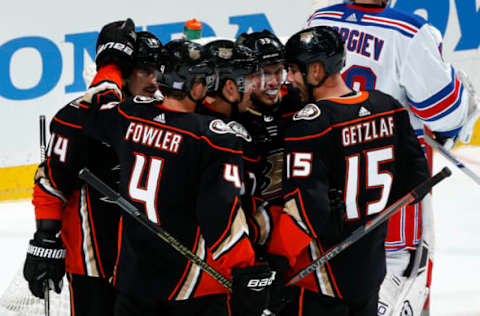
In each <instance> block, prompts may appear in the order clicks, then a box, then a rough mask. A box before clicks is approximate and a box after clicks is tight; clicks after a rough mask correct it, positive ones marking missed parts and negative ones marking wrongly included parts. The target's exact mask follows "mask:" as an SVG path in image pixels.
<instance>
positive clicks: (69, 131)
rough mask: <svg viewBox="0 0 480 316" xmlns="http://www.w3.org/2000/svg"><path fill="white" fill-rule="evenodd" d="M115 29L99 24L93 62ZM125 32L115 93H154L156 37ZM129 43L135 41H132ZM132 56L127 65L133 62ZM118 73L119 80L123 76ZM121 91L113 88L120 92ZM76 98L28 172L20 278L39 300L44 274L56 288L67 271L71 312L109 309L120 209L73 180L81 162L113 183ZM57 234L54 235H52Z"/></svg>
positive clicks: (103, 58)
mask: <svg viewBox="0 0 480 316" xmlns="http://www.w3.org/2000/svg"><path fill="white" fill-rule="evenodd" d="M114 32H116V29H115V28H112V26H110V27H105V28H104V29H103V30H102V31H101V32H100V34H99V37H98V40H97V52H98V54H97V57H96V63H97V66H98V67H99V68H100V67H103V66H104V65H106V64H108V63H110V62H111V60H109V58H110V57H109V56H108V55H106V54H105V52H104V51H102V45H104V44H106V43H107V41H106V40H105V37H108V36H111V35H112V33H114ZM136 37H137V41H136V42H135V41H134V36H133V35H132V36H131V39H130V41H129V43H126V44H128V47H129V48H130V49H131V50H132V51H133V49H135V54H133V58H132V57H131V56H130V57H129V65H128V66H126V68H125V69H124V72H123V73H122V75H123V76H120V75H119V84H120V87H121V86H122V83H124V84H123V85H124V87H123V89H121V93H119V95H118V97H119V98H122V95H127V96H128V95H143V96H153V95H154V93H155V92H156V91H157V89H158V86H157V83H156V77H155V69H156V64H157V61H158V57H159V53H160V49H161V43H160V41H159V40H158V39H157V38H156V37H155V36H154V35H153V34H150V33H148V32H139V33H137V34H136ZM134 43H135V44H134ZM133 45H135V47H133ZM132 62H133V67H132ZM122 77H123V79H122ZM119 91H120V90H119ZM79 101H80V100H79V99H76V100H74V101H72V102H70V103H69V104H67V105H66V106H65V107H63V108H62V109H61V110H60V111H59V112H58V113H57V114H56V115H55V117H54V118H53V120H52V122H51V125H50V134H51V138H50V143H49V147H48V152H47V160H46V161H45V162H44V163H42V164H40V166H39V168H38V170H37V172H36V175H35V187H34V194H33V200H32V202H33V204H34V206H35V218H36V223H37V231H36V232H35V234H34V238H33V239H32V240H31V241H30V247H29V249H28V252H27V259H26V261H25V266H24V276H25V278H26V279H27V281H28V283H29V288H30V291H31V292H32V294H33V295H35V296H37V297H40V298H43V295H44V292H43V286H44V282H45V280H50V282H51V285H50V286H51V288H52V289H54V290H55V291H56V292H57V293H59V292H60V291H61V289H62V278H63V275H64V274H65V271H66V272H67V277H68V280H69V288H70V306H71V314H72V315H76V316H95V315H103V316H108V315H113V304H114V298H115V294H114V289H113V286H112V285H111V284H110V282H109V278H110V277H111V276H112V274H113V266H114V262H115V258H116V253H117V251H116V249H117V235H118V221H119V215H120V214H119V211H118V209H117V207H116V206H115V205H114V204H111V203H109V202H108V201H107V200H105V199H104V198H103V197H102V196H101V195H100V194H99V193H98V192H97V191H95V190H94V189H92V188H91V187H90V186H88V185H85V184H84V183H83V182H82V181H81V180H79V179H78V177H77V174H78V171H79V170H80V169H81V168H83V167H88V168H89V169H90V170H92V171H93V172H94V173H95V174H97V175H98V176H99V177H100V178H102V179H103V180H104V181H106V182H107V183H109V184H110V185H111V186H113V187H116V186H117V181H118V159H117V157H116V155H115V153H114V152H113V150H112V149H111V148H110V147H107V146H106V145H105V144H102V143H101V142H99V141H96V140H93V139H91V138H89V137H87V136H85V135H84V134H83V133H82V129H83V126H82V123H81V122H80V120H79V117H78V111H79V107H78V103H79ZM59 233H60V236H58V234H59Z"/></svg>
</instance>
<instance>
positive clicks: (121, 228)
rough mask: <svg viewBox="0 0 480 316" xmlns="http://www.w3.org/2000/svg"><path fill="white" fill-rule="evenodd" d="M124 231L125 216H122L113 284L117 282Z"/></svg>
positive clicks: (119, 224) (119, 223) (119, 225)
mask: <svg viewBox="0 0 480 316" xmlns="http://www.w3.org/2000/svg"><path fill="white" fill-rule="evenodd" d="M122 232H123V217H120V221H119V222H118V242H117V259H116V260H115V267H114V268H113V278H112V284H113V285H115V283H116V282H117V267H118V261H119V259H120V251H121V249H122Z"/></svg>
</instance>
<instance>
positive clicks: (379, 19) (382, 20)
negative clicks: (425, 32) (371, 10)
mask: <svg viewBox="0 0 480 316" xmlns="http://www.w3.org/2000/svg"><path fill="white" fill-rule="evenodd" d="M362 20H369V21H375V22H382V23H387V24H393V25H396V26H399V27H401V28H404V29H407V30H409V31H410V32H413V33H417V32H418V30H417V29H414V28H412V27H410V26H408V25H407V24H404V23H400V22H396V21H393V20H390V19H381V18H375V17H372V16H364V17H362Z"/></svg>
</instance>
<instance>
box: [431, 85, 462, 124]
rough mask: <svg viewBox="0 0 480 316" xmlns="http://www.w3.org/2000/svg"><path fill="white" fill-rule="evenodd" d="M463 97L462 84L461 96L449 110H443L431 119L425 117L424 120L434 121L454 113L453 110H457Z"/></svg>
mask: <svg viewBox="0 0 480 316" xmlns="http://www.w3.org/2000/svg"><path fill="white" fill-rule="evenodd" d="M462 97H463V85H461V86H460V93H459V97H458V99H457V102H455V103H454V104H453V105H451V106H450V107H449V108H447V109H448V110H446V111H443V112H442V113H440V114H438V115H436V116H433V117H431V118H429V119H423V120H424V121H426V122H433V121H437V120H439V119H441V118H442V117H445V116H447V115H448V114H450V113H452V112H453V111H455V110H456V109H457V108H458V107H459V106H460V104H461V103H462Z"/></svg>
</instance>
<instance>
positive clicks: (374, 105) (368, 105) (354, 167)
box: [271, 26, 428, 316]
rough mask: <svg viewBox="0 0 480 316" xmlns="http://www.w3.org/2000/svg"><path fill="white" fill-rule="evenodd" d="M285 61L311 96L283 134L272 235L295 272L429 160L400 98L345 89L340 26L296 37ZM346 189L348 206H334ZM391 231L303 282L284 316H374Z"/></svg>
mask: <svg viewBox="0 0 480 316" xmlns="http://www.w3.org/2000/svg"><path fill="white" fill-rule="evenodd" d="M286 59H287V62H288V63H289V72H288V81H290V82H292V84H293V86H294V87H296V88H298V89H299V90H300V94H301V96H302V99H303V100H304V101H307V100H310V102H311V103H309V104H307V105H306V106H305V107H304V108H303V109H302V110H300V111H299V112H298V113H296V114H295V115H294V116H293V117H292V125H291V126H290V127H289V128H288V129H287V131H286V135H285V168H284V170H285V176H284V178H285V182H284V185H283V192H284V198H285V207H284V210H283V213H282V214H281V217H280V219H279V221H278V224H277V225H275V226H274V228H273V232H272V242H271V251H272V252H274V253H277V254H279V255H283V256H286V257H287V258H288V260H289V263H290V267H291V269H290V271H289V273H288V275H289V276H291V275H293V274H294V273H296V272H298V271H299V270H300V269H301V268H304V267H305V266H306V265H308V264H309V263H311V262H312V260H315V259H316V258H317V257H319V256H320V255H322V254H323V253H324V252H325V251H326V250H327V249H329V248H330V247H332V246H334V245H335V244H336V243H337V242H339V241H340V240H343V239H344V238H345V237H346V236H348V235H350V234H351V233H352V232H353V231H354V230H355V229H357V228H358V227H360V226H361V225H364V224H365V223H366V222H367V221H368V220H370V219H372V218H373V217H374V216H376V214H378V213H379V212H381V211H382V210H383V209H384V208H385V206H387V205H388V204H389V203H392V202H393V201H395V200H397V199H398V198H400V197H401V196H403V195H404V194H406V193H408V192H409V191H410V190H411V189H413V187H414V186H415V185H417V184H419V183H420V182H422V181H423V180H425V179H426V178H427V177H428V166H427V162H426V160H425V157H424V155H423V151H422V149H421V147H420V144H419V143H418V141H417V139H416V136H415V133H414V131H413V129H412V127H411V125H410V123H409V119H408V113H407V111H406V109H405V108H403V107H402V106H401V105H400V104H399V103H398V101H396V100H395V99H393V98H392V97H390V96H388V95H385V94H383V93H381V92H379V91H370V92H354V91H352V90H351V89H350V88H348V87H347V85H346V84H345V82H344V81H343V79H342V77H341V75H340V70H341V69H342V67H343V65H344V62H345V49H344V43H343V40H342V38H341V37H340V35H339V34H338V33H337V32H336V31H335V30H334V29H332V28H329V27H324V26H319V27H314V28H309V29H306V30H303V31H300V32H298V33H296V34H294V35H293V36H292V37H290V39H289V40H288V42H287V44H286ZM329 192H331V193H330V194H329ZM342 192H344V194H343V193H342ZM340 194H341V200H344V201H345V204H346V208H345V207H342V204H341V203H338V204H337V203H331V202H330V199H332V200H335V199H338V197H336V196H338V195H340ZM329 195H331V197H329ZM385 234H386V225H382V226H380V227H378V228H377V229H376V230H374V231H372V232H371V233H370V234H368V235H367V236H365V237H364V238H363V239H361V240H359V241H357V242H356V243H355V244H352V245H351V246H350V247H349V248H348V249H347V250H345V251H344V252H342V253H341V254H339V255H338V256H337V257H335V258H333V259H332V260H331V261H329V262H328V263H326V264H325V265H324V266H322V267H320V268H318V269H317V270H315V271H313V273H311V274H310V275H308V276H306V277H305V278H304V279H302V280H301V281H299V282H298V283H296V285H295V286H294V289H295V292H296V294H295V299H294V300H293V301H292V302H291V303H290V304H289V305H288V306H287V307H286V309H285V310H284V311H283V312H281V313H280V315H352V316H353V315H355V316H364V315H365V316H367V315H368V316H374V315H376V311H377V301H378V290H379V287H380V284H381V282H382V280H383V278H384V275H385V251H384V247H383V245H384V240H385Z"/></svg>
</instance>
